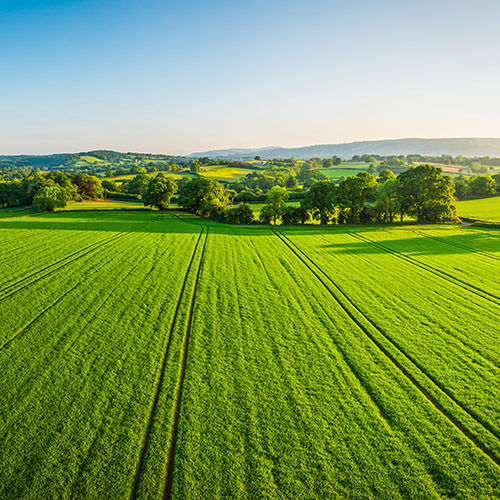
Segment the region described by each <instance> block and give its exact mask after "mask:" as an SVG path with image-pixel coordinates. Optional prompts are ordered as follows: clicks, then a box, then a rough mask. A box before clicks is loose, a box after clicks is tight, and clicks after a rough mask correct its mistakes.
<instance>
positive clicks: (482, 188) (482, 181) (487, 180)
mask: <svg viewBox="0 0 500 500" xmlns="http://www.w3.org/2000/svg"><path fill="white" fill-rule="evenodd" d="M469 191H470V193H471V194H472V195H473V196H491V195H493V194H495V192H496V189H495V180H494V179H493V178H492V177H491V176H489V175H475V176H474V177H472V179H471V180H470V181H469Z"/></svg>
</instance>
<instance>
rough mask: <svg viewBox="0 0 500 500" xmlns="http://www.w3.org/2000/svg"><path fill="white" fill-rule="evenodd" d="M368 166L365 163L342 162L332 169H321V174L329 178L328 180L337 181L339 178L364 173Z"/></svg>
mask: <svg viewBox="0 0 500 500" xmlns="http://www.w3.org/2000/svg"><path fill="white" fill-rule="evenodd" d="M369 166H370V164H367V163H365V162H344V163H341V164H340V165H337V166H336V167H333V168H323V169H321V172H323V173H324V174H326V175H327V176H328V177H330V179H333V180H335V181H338V180H339V179H340V178H341V177H349V176H350V175H356V174H357V173H359V172H366V171H367V170H368V167H369Z"/></svg>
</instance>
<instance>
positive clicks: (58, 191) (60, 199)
mask: <svg viewBox="0 0 500 500" xmlns="http://www.w3.org/2000/svg"><path fill="white" fill-rule="evenodd" d="M33 206H34V207H35V208H36V209H37V210H39V211H40V212H53V211H54V210H55V209H56V208H62V207H65V206H66V191H65V189H64V188H63V187H61V186H59V185H57V184H55V183H54V184H52V185H49V186H43V187H41V188H40V189H39V190H38V192H37V194H36V196H35V197H34V199H33Z"/></svg>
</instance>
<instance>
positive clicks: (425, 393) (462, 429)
mask: <svg viewBox="0 0 500 500" xmlns="http://www.w3.org/2000/svg"><path fill="white" fill-rule="evenodd" d="M273 232H274V234H276V236H278V238H279V239H280V240H281V241H282V242H283V243H284V244H285V245H286V246H287V247H288V248H289V249H290V251H291V252H292V253H293V254H294V255H295V256H296V257H297V258H298V259H299V260H300V261H301V262H302V263H303V264H304V265H305V266H306V267H307V268H308V269H309V270H310V271H311V273H312V274H313V275H314V276H316V278H317V279H318V281H320V283H321V284H322V285H323V286H324V287H325V289H326V290H327V291H328V293H329V294H330V295H331V296H332V297H333V298H334V299H335V301H336V302H337V303H338V304H339V305H340V307H341V308H342V309H343V310H344V311H345V312H346V314H347V315H348V316H349V317H350V318H351V319H352V321H353V322H354V323H355V324H356V325H357V326H358V327H359V328H360V329H361V331H362V332H363V333H364V334H365V335H366V336H367V337H368V338H369V339H370V340H371V341H372V342H373V344H375V346H376V347H377V348H378V349H379V350H380V351H381V352H382V353H383V354H384V355H385V356H386V357H387V359H389V360H390V361H391V362H392V363H393V365H394V366H395V367H396V368H398V370H399V371H400V372H401V373H402V374H403V375H404V376H405V377H406V378H407V379H408V380H409V381H410V382H411V383H412V384H413V386H414V387H415V388H416V389H418V390H419V392H420V393H421V394H422V395H423V396H424V397H425V398H426V399H427V400H428V401H429V402H430V403H431V404H432V405H433V406H434V408H436V409H437V410H438V411H439V412H440V413H441V414H442V415H443V416H444V417H445V418H446V419H447V420H448V421H449V422H450V423H452V424H453V425H454V426H455V427H456V428H457V429H458V430H459V431H460V432H461V433H462V434H463V435H464V436H465V437H467V438H468V439H469V441H471V442H472V443H473V444H474V445H475V446H476V447H477V448H478V449H480V450H481V451H482V452H483V453H484V454H485V455H487V456H488V457H489V458H490V459H491V460H492V461H493V462H494V463H495V464H496V465H498V466H500V459H499V458H498V457H497V456H496V455H495V454H494V453H493V452H491V451H490V450H489V449H488V448H487V447H486V446H485V445H484V444H483V443H482V442H481V441H480V440H479V439H478V438H476V437H475V436H474V435H473V434H472V433H471V432H470V431H469V430H468V429H467V428H466V427H465V426H464V424H462V423H461V422H460V421H459V420H458V419H457V418H456V417H454V416H453V415H451V414H450V413H449V411H448V410H446V409H445V408H444V407H443V406H442V404H441V403H439V402H438V401H437V400H436V399H435V397H433V396H432V395H431V394H430V393H429V392H428V390H427V389H426V388H425V387H423V385H422V384H421V383H420V382H419V381H418V380H417V379H416V378H415V377H414V376H413V375H412V374H411V373H409V372H408V369H406V368H405V367H404V366H403V365H402V364H401V363H400V362H399V361H398V360H397V359H396V358H395V357H394V355H393V354H391V353H390V352H389V351H388V349H387V348H386V347H384V346H383V345H382V344H381V342H380V341H379V340H377V339H376V338H375V336H374V335H373V334H372V333H370V332H369V331H368V330H367V328H366V327H365V326H364V325H362V324H361V322H360V321H359V319H357V318H356V317H355V315H354V314H353V313H352V312H351V311H349V310H348V309H347V308H346V307H345V305H344V304H342V302H341V301H340V300H339V298H338V297H337V295H336V294H335V292H334V291H333V290H332V288H331V287H330V286H329V285H328V284H327V283H326V282H325V280H324V279H323V278H321V276H319V275H318V273H317V272H316V271H315V270H314V269H313V268H312V267H311V265H310V264H308V263H307V261H306V260H305V259H307V260H308V261H309V262H310V263H311V264H312V265H313V266H314V267H315V268H316V269H318V271H319V272H321V273H322V274H323V275H324V276H325V277H326V278H327V279H328V281H329V282H330V283H332V285H333V286H334V287H335V288H336V289H337V290H338V292H339V293H340V294H341V296H343V297H344V299H345V300H346V301H347V302H348V303H349V304H350V305H351V306H352V307H353V308H354V309H355V310H356V311H357V312H358V313H359V314H360V315H361V317H362V318H364V320H365V321H367V322H368V324H370V325H371V327H372V328H374V329H375V331H377V332H378V333H379V334H380V335H381V336H382V337H383V338H384V339H385V340H386V341H387V342H389V344H390V345H392V346H393V347H394V348H395V349H396V350H397V351H398V352H399V353H400V354H401V355H402V356H403V357H404V358H406V359H407V360H408V361H410V363H411V364H412V365H413V366H415V368H417V369H418V370H419V371H420V372H421V373H422V374H423V375H424V376H425V377H426V378H427V379H428V380H429V381H430V382H432V383H433V384H434V385H435V386H436V387H437V388H438V390H440V391H441V392H442V393H443V394H444V395H445V396H447V397H448V398H449V399H450V400H451V401H452V402H453V403H455V404H456V405H457V406H458V408H460V409H461V410H462V411H464V412H465V413H466V414H467V415H468V416H469V417H470V418H472V419H473V420H474V421H475V422H476V423H477V424H479V425H480V426H481V427H482V428H483V429H484V430H485V431H487V432H488V433H490V434H491V435H492V436H494V437H495V438H496V439H499V437H498V435H497V434H496V432H495V431H494V430H492V429H491V428H490V426H489V425H488V424H485V423H483V422H482V421H481V420H480V419H479V418H478V417H476V416H475V415H474V414H472V413H471V412H470V410H468V409H467V408H465V407H464V406H463V405H462V404H461V403H459V402H458V401H456V400H455V398H454V397H453V396H451V395H450V394H449V393H448V392H447V391H446V390H444V389H443V388H442V387H441V386H440V385H439V384H438V383H436V381H435V380H433V379H432V378H431V377H430V376H429V375H428V374H427V373H426V372H425V371H424V370H423V369H422V368H420V366H419V365H418V364H417V363H416V362H415V361H413V360H412V358H410V357H409V356H408V355H407V354H406V353H405V352H404V351H403V350H402V349H401V348H400V347H398V345H397V344H395V343H394V341H392V340H391V339H390V338H389V337H387V336H386V335H385V334H384V333H383V332H382V331H381V330H380V329H379V328H378V327H377V326H376V325H375V324H374V323H373V322H372V321H371V320H370V319H369V318H368V317H367V316H366V315H365V314H364V313H363V312H362V311H361V310H360V309H359V308H358V306H356V304H355V303H354V302H353V301H352V299H350V298H349V296H348V295H347V294H346V293H345V292H344V291H343V290H342V289H341V288H340V287H339V286H338V285H337V284H336V283H335V282H334V281H333V280H332V279H331V278H330V277H329V276H328V275H327V274H326V273H325V272H324V271H323V270H322V269H321V267H320V266H318V265H317V264H316V263H315V262H314V261H313V260H312V259H311V258H310V257H309V256H308V255H307V254H306V253H305V252H304V251H303V250H302V249H300V248H299V247H298V246H297V245H296V244H295V243H293V242H292V241H291V240H290V239H289V238H288V237H287V236H285V235H283V234H282V233H281V232H279V231H276V230H273ZM299 252H300V253H299ZM301 254H302V255H303V256H302V255H301Z"/></svg>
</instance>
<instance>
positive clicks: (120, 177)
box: [102, 172, 196, 183]
mask: <svg viewBox="0 0 500 500" xmlns="http://www.w3.org/2000/svg"><path fill="white" fill-rule="evenodd" d="M158 173H159V172H158ZM161 173H162V174H164V175H165V176H166V177H173V178H174V179H182V178H183V177H188V178H190V179H192V178H193V177H196V175H194V174H191V173H189V172H181V173H179V172H161ZM136 175H137V174H126V175H117V176H114V177H105V178H103V179H102V180H107V181H118V183H119V182H120V181H122V182H123V181H131V180H132V179H133V178H134V177H135V176H136ZM141 175H148V176H150V177H153V174H141ZM155 175H158V174H155Z"/></svg>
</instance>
